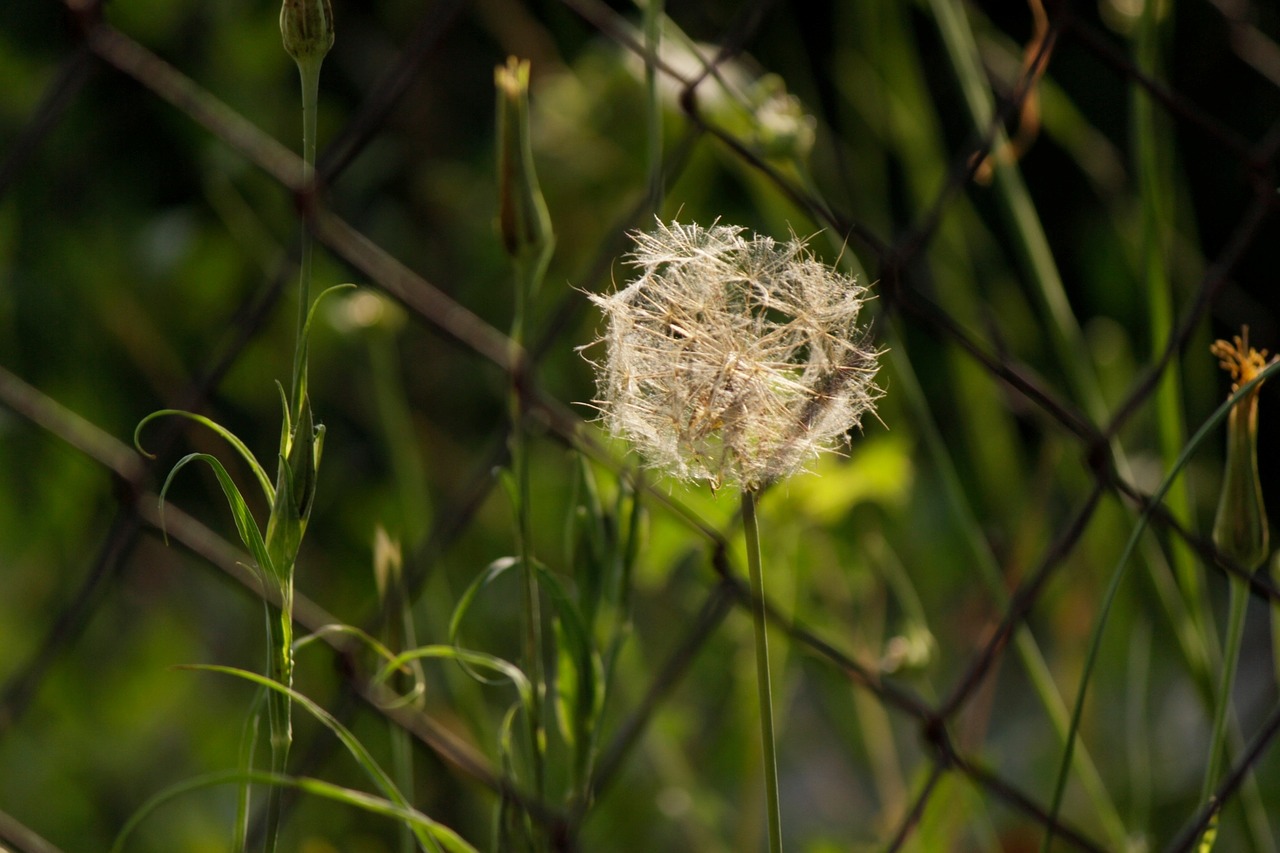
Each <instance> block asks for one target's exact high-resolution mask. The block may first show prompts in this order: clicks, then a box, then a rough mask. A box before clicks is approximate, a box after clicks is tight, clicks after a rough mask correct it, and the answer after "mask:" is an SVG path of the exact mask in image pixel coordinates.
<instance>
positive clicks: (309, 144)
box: [289, 59, 321, 419]
mask: <svg viewBox="0 0 1280 853" xmlns="http://www.w3.org/2000/svg"><path fill="white" fill-rule="evenodd" d="M320 64H321V60H319V59H317V60H312V61H305V62H299V63H298V76H299V77H300V78H301V81H302V185H303V187H304V192H305V193H307V194H308V195H311V194H313V193H314V192H315V174H316V168H315V164H316V104H317V102H318V101H319V97H320ZM313 242H314V241H312V239H311V229H310V228H308V227H306V226H305V225H304V226H303V229H302V255H301V256H300V258H299V261H298V263H299V273H298V329H297V338H296V344H295V346H294V351H293V385H292V387H291V389H290V390H291V393H290V395H289V399H290V402H291V410H292V411H293V413H294V414H295V416H296V414H297V411H298V408H299V407H300V406H301V405H302V395H303V393H305V391H306V370H307V342H306V336H305V334H304V333H305V331H306V327H307V313H308V311H310V309H311V255H312V248H313ZM295 419H296V417H295Z"/></svg>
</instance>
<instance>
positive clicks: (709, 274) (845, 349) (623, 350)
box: [591, 222, 880, 488]
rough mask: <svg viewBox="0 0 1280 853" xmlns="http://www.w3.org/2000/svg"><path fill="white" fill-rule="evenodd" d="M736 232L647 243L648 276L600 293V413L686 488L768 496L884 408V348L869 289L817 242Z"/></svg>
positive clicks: (650, 237)
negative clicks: (869, 311)
mask: <svg viewBox="0 0 1280 853" xmlns="http://www.w3.org/2000/svg"><path fill="white" fill-rule="evenodd" d="M743 232H744V229H742V228H740V227H736V226H727V225H712V226H711V227H710V228H703V227H701V226H699V225H696V224H694V225H684V224H681V223H678V222H672V223H670V224H666V223H662V222H659V223H658V226H657V228H656V229H655V230H653V231H650V232H643V233H637V234H635V235H633V237H634V240H635V248H634V250H633V251H632V252H631V253H630V254H629V255H628V256H627V262H628V263H629V264H630V265H631V266H633V267H634V268H635V269H636V270H637V271H638V273H639V274H638V276H637V277H636V278H634V279H633V280H632V281H631V282H629V283H628V284H626V285H625V286H624V287H622V288H621V289H619V290H618V291H616V292H614V293H611V294H607V295H601V296H597V295H592V296H591V299H592V301H593V302H595V303H596V304H597V305H598V306H599V307H600V308H601V310H602V311H603V312H604V314H605V317H606V319H607V321H608V326H607V329H606V331H605V333H604V335H603V337H602V339H601V341H602V342H603V343H604V344H605V350H606V354H605V356H604V359H603V361H602V362H601V363H599V364H596V365H595V366H596V370H597V392H598V399H597V400H596V405H597V406H598V407H599V409H600V411H601V413H602V415H603V419H604V421H605V423H606V425H607V426H608V428H609V430H610V431H611V432H612V433H614V434H615V435H618V436H621V437H624V438H626V439H628V440H630V441H631V443H632V444H633V445H634V446H635V447H636V448H637V449H638V450H639V451H640V453H641V455H642V456H643V457H644V458H645V460H646V462H647V463H648V464H649V465H651V466H652V467H655V468H660V469H663V470H665V471H667V472H668V473H669V474H671V475H672V476H674V477H677V478H679V479H683V480H707V481H709V482H710V483H711V485H712V486H713V487H718V486H720V485H733V486H741V487H743V488H758V487H760V486H763V485H765V484H766V483H769V482H772V481H774V480H777V479H780V478H782V477H786V476H788V475H790V474H793V473H795V472H796V471H798V470H800V469H802V468H803V467H804V465H805V464H806V463H807V462H809V461H810V460H812V459H813V458H815V457H816V456H817V455H818V454H820V453H822V452H824V451H829V450H833V449H835V447H836V446H837V445H838V444H840V443H841V442H843V441H845V440H847V434H848V432H849V430H850V429H851V428H853V427H856V426H859V425H860V423H861V419H862V416H863V414H865V413H866V412H868V411H873V410H874V405H875V401H876V399H877V398H878V397H879V395H880V392H879V390H878V389H877V388H876V386H875V384H874V380H875V375H876V370H877V368H878V365H877V362H876V359H877V357H878V355H879V353H878V352H877V351H876V350H875V349H874V347H872V346H871V344H870V342H869V338H868V335H867V333H866V331H865V330H864V329H863V328H862V327H861V326H859V325H858V315H859V313H860V311H861V309H862V305H863V302H864V301H865V299H866V298H867V293H866V289H865V288H864V287H862V286H861V285H859V284H858V283H857V281H856V280H855V279H853V278H851V277H849V276H846V275H843V274H841V273H839V272H837V271H835V270H832V269H831V268H829V267H827V266H826V265H825V264H823V263H821V262H820V261H818V260H817V259H815V258H814V257H813V255H812V254H811V253H810V252H809V251H808V249H807V248H806V247H805V244H804V242H803V241H801V240H799V239H796V238H794V237H793V238H792V239H791V240H789V241H787V242H785V243H779V242H775V241H774V240H772V239H771V238H769V237H763V236H759V235H752V236H750V237H747V236H744V233H743Z"/></svg>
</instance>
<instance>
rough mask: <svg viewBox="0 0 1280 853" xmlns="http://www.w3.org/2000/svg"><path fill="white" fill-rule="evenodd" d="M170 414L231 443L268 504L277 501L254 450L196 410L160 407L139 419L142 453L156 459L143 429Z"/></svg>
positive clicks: (136, 442) (136, 438) (136, 436)
mask: <svg viewBox="0 0 1280 853" xmlns="http://www.w3.org/2000/svg"><path fill="white" fill-rule="evenodd" d="M169 416H173V417H179V418H186V419H187V420H191V421H195V422H196V423H198V424H200V425H201V426H204V427H208V428H209V429H210V430H212V431H213V432H215V433H217V434H218V435H219V436H221V437H222V438H223V439H224V440H226V442H227V444H230V445H231V446H232V448H234V449H235V451H236V452H237V453H239V454H240V456H241V458H242V459H244V461H245V462H247V463H248V464H249V468H250V470H252V471H253V476H254V477H256V478H257V480H258V485H260V486H261V487H262V493H263V495H265V496H266V498H267V504H268V505H272V504H274V503H275V500H276V493H275V490H274V489H273V488H272V487H271V478H269V477H268V476H267V472H266V471H265V470H264V469H263V467H262V465H261V464H259V462H258V458H257V457H256V456H254V455H253V451H251V450H249V448H248V446H247V445H246V444H245V443H244V442H243V441H241V440H240V439H239V437H237V436H236V434H235V433H233V432H232V431H231V430H229V429H227V428H226V427H224V426H222V424H219V423H217V422H216V421H212V420H210V419H209V418H206V417H205V416H204V415H198V414H196V413H195V412H186V411H183V410H182V409H160V410H159V411H156V412H152V413H151V414H149V415H147V416H146V417H145V418H143V419H142V420H141V421H139V422H138V426H137V428H136V429H134V431H133V446H134V447H136V448H137V449H138V452H139V453H141V454H142V455H143V456H145V457H147V458H148V459H155V456H153V455H152V454H150V453H148V452H147V451H146V450H144V449H143V448H142V430H143V428H144V427H145V426H146V425H147V424H149V423H151V422H152V421H154V420H157V419H158V418H162V417H169Z"/></svg>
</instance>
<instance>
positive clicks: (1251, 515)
mask: <svg viewBox="0 0 1280 853" xmlns="http://www.w3.org/2000/svg"><path fill="white" fill-rule="evenodd" d="M1209 351H1210V352H1211V353H1213V354H1214V355H1215V356H1217V357H1218V360H1219V364H1220V365H1221V366H1222V369H1223V370H1226V371H1228V372H1230V373H1231V379H1232V380H1233V382H1232V386H1231V389H1232V391H1236V390H1239V388H1240V386H1241V385H1244V384H1247V383H1248V382H1250V381H1252V380H1253V379H1254V378H1255V377H1256V376H1257V375H1258V373H1260V372H1261V371H1262V369H1263V368H1265V367H1266V366H1267V363H1268V362H1267V351H1266V350H1262V351H1258V350H1255V349H1254V348H1253V347H1251V346H1249V327H1248V326H1245V328H1244V332H1243V335H1236V336H1235V338H1234V339H1233V341H1232V342H1231V343H1228V342H1227V341H1214V343H1213V345H1212V346H1211V347H1210V348H1209ZM1261 387H1262V386H1261V384H1259V385H1255V386H1253V388H1252V389H1251V390H1250V391H1249V393H1247V394H1246V395H1245V396H1244V398H1243V399H1242V400H1240V401H1239V402H1238V403H1236V405H1235V406H1233V407H1232V408H1231V412H1230V413H1229V414H1228V415H1227V464H1226V470H1225V472H1224V474H1223V480H1222V493H1221V495H1220V496H1219V498H1218V512H1217V515H1216V516H1215V517H1214V521H1213V543H1214V544H1215V545H1217V546H1218V548H1219V549H1220V550H1221V551H1222V553H1224V554H1226V555H1227V556H1228V557H1231V558H1232V559H1233V560H1235V561H1236V562H1237V563H1239V564H1240V565H1241V566H1243V567H1244V568H1247V569H1254V568H1257V567H1258V566H1259V565H1260V564H1261V563H1262V561H1263V560H1265V559H1266V557H1267V553H1268V539H1269V531H1268V527H1267V511H1266V507H1265V506H1264V505H1263V502H1262V483H1261V482H1260V480H1259V478H1258V390H1259V389H1260V388H1261Z"/></svg>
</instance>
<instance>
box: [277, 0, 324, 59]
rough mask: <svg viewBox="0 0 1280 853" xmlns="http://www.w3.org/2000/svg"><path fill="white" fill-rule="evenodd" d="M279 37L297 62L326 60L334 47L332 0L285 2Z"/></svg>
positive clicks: (287, 0) (291, 0)
mask: <svg viewBox="0 0 1280 853" xmlns="http://www.w3.org/2000/svg"><path fill="white" fill-rule="evenodd" d="M280 35H281V36H282V37H283V39H284V49H285V51H287V52H288V54H289V55H290V56H292V57H293V58H294V60H295V61H296V62H299V63H303V62H313V61H315V62H318V61H320V60H322V59H324V57H325V54H327V53H328V52H329V48H331V47H333V6H332V5H331V4H330V2H329V0H284V5H283V6H281V7H280Z"/></svg>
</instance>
